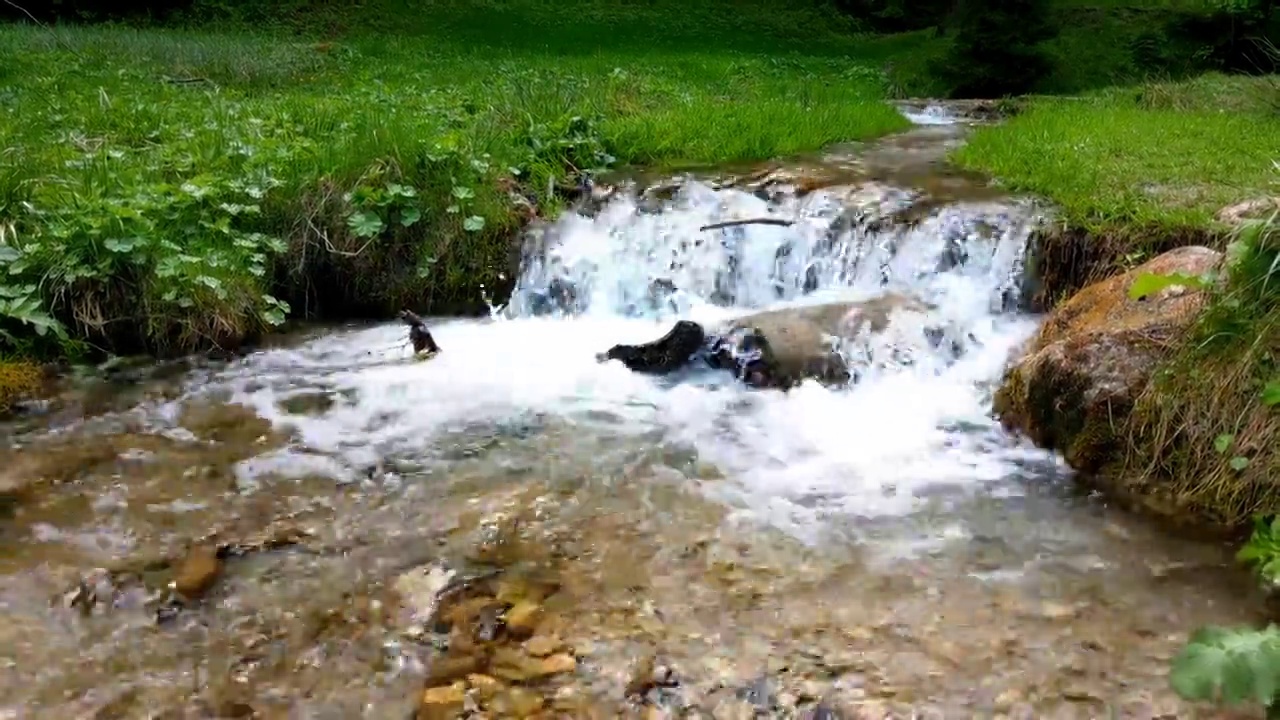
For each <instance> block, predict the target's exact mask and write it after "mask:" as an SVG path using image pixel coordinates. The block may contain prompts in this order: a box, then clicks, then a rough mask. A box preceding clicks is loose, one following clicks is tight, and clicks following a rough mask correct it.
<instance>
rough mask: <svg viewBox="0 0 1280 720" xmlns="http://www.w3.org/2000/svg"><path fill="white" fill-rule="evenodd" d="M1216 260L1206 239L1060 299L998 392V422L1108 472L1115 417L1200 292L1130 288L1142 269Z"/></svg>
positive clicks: (1187, 318)
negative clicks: (1137, 295) (1138, 295)
mask: <svg viewBox="0 0 1280 720" xmlns="http://www.w3.org/2000/svg"><path fill="white" fill-rule="evenodd" d="M1220 260H1221V254H1220V253H1218V252H1216V251H1214V250H1211V249H1209V248H1206V247H1199V246H1188V247H1182V248H1178V249H1176V250H1172V251H1170V252H1167V253H1164V254H1163V255H1160V256H1158V257H1156V258H1154V259H1152V260H1150V261H1148V262H1146V263H1144V264H1142V265H1140V266H1138V267H1137V268H1134V269H1133V270H1130V271H1129V272H1126V273H1124V274H1122V275H1118V276H1115V277H1112V278H1110V279H1107V280H1104V281H1102V282H1098V283H1094V284H1093V285H1090V286H1088V287H1086V288H1085V289H1083V290H1081V291H1080V292H1079V293H1077V294H1076V295H1075V296H1074V297H1072V298H1071V299H1070V300H1068V301H1067V302H1065V303H1063V304H1062V305H1060V306H1058V308H1057V309H1055V310H1054V311H1053V313H1052V314H1051V315H1050V316H1049V318H1048V320H1047V321H1046V322H1045V323H1044V325H1043V326H1042V327H1041V328H1040V331H1039V333H1038V334H1037V335H1036V336H1035V337H1034V338H1033V340H1032V341H1031V343H1030V345H1029V347H1028V348H1027V351H1026V354H1025V355H1024V356H1023V357H1022V358H1021V359H1020V360H1018V361H1017V362H1016V363H1015V364H1014V365H1013V366H1012V367H1011V368H1010V369H1009V370H1008V371H1007V372H1006V374H1005V377H1004V381H1003V384H1002V386H1001V387H1000V389H999V391H998V392H997V393H996V396H995V399H994V407H995V412H996V414H997V415H998V416H999V417H1000V420H1001V423H1002V424H1003V425H1004V426H1005V427H1006V428H1008V429H1010V430H1014V431H1017V432H1020V433H1023V434H1025V435H1026V436H1028V437H1029V438H1031V440H1033V441H1034V442H1035V443H1036V444H1038V445H1040V446H1041V447H1045V448H1049V449H1053V450H1058V451H1060V452H1062V454H1063V455H1064V456H1065V458H1066V460H1067V462H1068V463H1069V464H1070V465H1071V466H1072V467H1074V468H1076V469H1077V470H1080V471H1082V472H1086V473H1096V472H1099V471H1102V470H1104V469H1105V468H1106V467H1107V466H1108V465H1109V464H1111V463H1112V462H1114V461H1115V460H1116V459H1117V456H1118V454H1119V453H1120V452H1122V451H1123V448H1122V447H1121V445H1120V443H1119V442H1118V438H1117V436H1116V428H1117V426H1118V424H1119V422H1120V421H1122V420H1123V419H1124V417H1125V416H1126V414H1127V413H1128V412H1129V410H1130V409H1131V408H1132V407H1133V403H1134V400H1135V399H1136V398H1137V396H1138V395H1139V394H1140V393H1141V392H1142V390H1143V388H1144V387H1145V386H1146V384H1147V382H1148V380H1149V379H1150V377H1151V374H1152V372H1153V371H1154V370H1155V369H1156V367H1157V366H1158V365H1159V364H1160V362H1161V361H1163V360H1165V359H1167V358H1168V357H1169V355H1170V353H1171V350H1172V348H1173V343H1172V342H1171V341H1172V340H1173V339H1174V338H1176V337H1177V335H1178V334H1179V333H1181V332H1183V331H1184V330H1185V329H1186V328H1187V327H1188V326H1189V325H1190V324H1191V323H1192V322H1193V321H1194V320H1195V317H1196V314H1197V311H1198V310H1199V309H1200V308H1201V306H1202V304H1203V300H1204V298H1203V294H1202V293H1200V292H1198V291H1196V290H1194V289H1192V288H1188V287H1185V286H1173V287H1168V288H1165V289H1163V290H1161V291H1159V292H1157V293H1154V294H1152V295H1149V296H1147V297H1145V298H1142V299H1140V300H1135V299H1132V298H1130V297H1129V289H1130V287H1131V286H1132V285H1133V283H1134V281H1135V280H1137V279H1138V278H1139V277H1140V276H1142V275H1145V274H1147V273H1152V274H1157V275H1162V274H1169V273H1181V274H1188V275H1201V274H1203V273H1205V272H1207V271H1209V270H1211V269H1213V268H1215V267H1216V266H1217V265H1218V263H1219V262H1220Z"/></svg>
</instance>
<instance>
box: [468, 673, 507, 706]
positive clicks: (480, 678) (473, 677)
mask: <svg viewBox="0 0 1280 720" xmlns="http://www.w3.org/2000/svg"><path fill="white" fill-rule="evenodd" d="M467 684H468V685H470V686H471V689H472V690H474V691H475V694H476V696H477V697H478V698H480V699H481V700H488V699H489V698H491V697H493V696H494V695H497V694H498V693H499V692H501V691H502V688H503V687H504V685H503V684H502V681H501V680H498V679H497V678H495V677H491V676H489V675H482V674H480V673H471V674H470V675H468V676H467Z"/></svg>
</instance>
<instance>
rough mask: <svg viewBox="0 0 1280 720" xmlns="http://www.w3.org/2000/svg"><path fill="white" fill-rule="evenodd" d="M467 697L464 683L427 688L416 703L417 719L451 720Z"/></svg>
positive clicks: (460, 709)
mask: <svg viewBox="0 0 1280 720" xmlns="http://www.w3.org/2000/svg"><path fill="white" fill-rule="evenodd" d="M466 699H467V687H466V685H465V684H464V683H461V682H456V683H454V684H452V685H443V686H439V687H432V688H427V689H426V690H425V691H423V693H422V699H421V701H420V702H419V703H418V720H453V718H456V717H458V716H459V715H460V714H461V711H462V706H463V704H464V703H465V702H466Z"/></svg>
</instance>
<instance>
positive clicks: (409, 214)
mask: <svg viewBox="0 0 1280 720" xmlns="http://www.w3.org/2000/svg"><path fill="white" fill-rule="evenodd" d="M343 199H344V200H346V201H347V203H348V204H349V205H350V206H351V208H352V209H351V213H350V214H349V215H347V227H348V228H350V229H351V231H352V232H353V233H355V234H356V236H357V237H362V238H372V237H375V236H377V235H379V234H381V233H382V231H383V230H385V229H386V228H387V226H388V225H400V226H402V227H410V226H412V225H413V224H414V223H416V222H418V221H419V220H421V219H422V206H421V204H420V203H419V201H418V191H417V190H416V189H414V188H413V187H411V186H408V185H401V184H399V183H387V184H386V185H384V186H382V187H369V186H367V185H362V186H359V187H357V188H356V189H355V190H352V191H351V192H349V193H347V194H346V195H345V196H344V197H343Z"/></svg>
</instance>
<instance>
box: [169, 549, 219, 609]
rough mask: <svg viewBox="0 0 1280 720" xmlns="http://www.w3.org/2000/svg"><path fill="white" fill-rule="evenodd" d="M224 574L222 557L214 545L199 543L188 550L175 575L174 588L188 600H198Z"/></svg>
mask: <svg viewBox="0 0 1280 720" xmlns="http://www.w3.org/2000/svg"><path fill="white" fill-rule="evenodd" d="M221 574H222V559H221V558H219V557H218V549H217V548H216V547H214V546H212V545H197V546H195V547H193V548H191V550H190V551H188V552H187V556H186V557H185V558H183V560H182V562H181V563H180V564H179V565H178V569H177V571H176V572H175V573H174V575H173V589H174V591H176V592H177V593H178V594H179V595H181V596H182V597H183V598H184V599H186V600H198V599H199V598H201V597H203V596H204V594H205V593H207V592H209V590H210V589H211V588H212V587H213V584H214V583H215V582H217V580H218V576H219V575H221Z"/></svg>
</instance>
